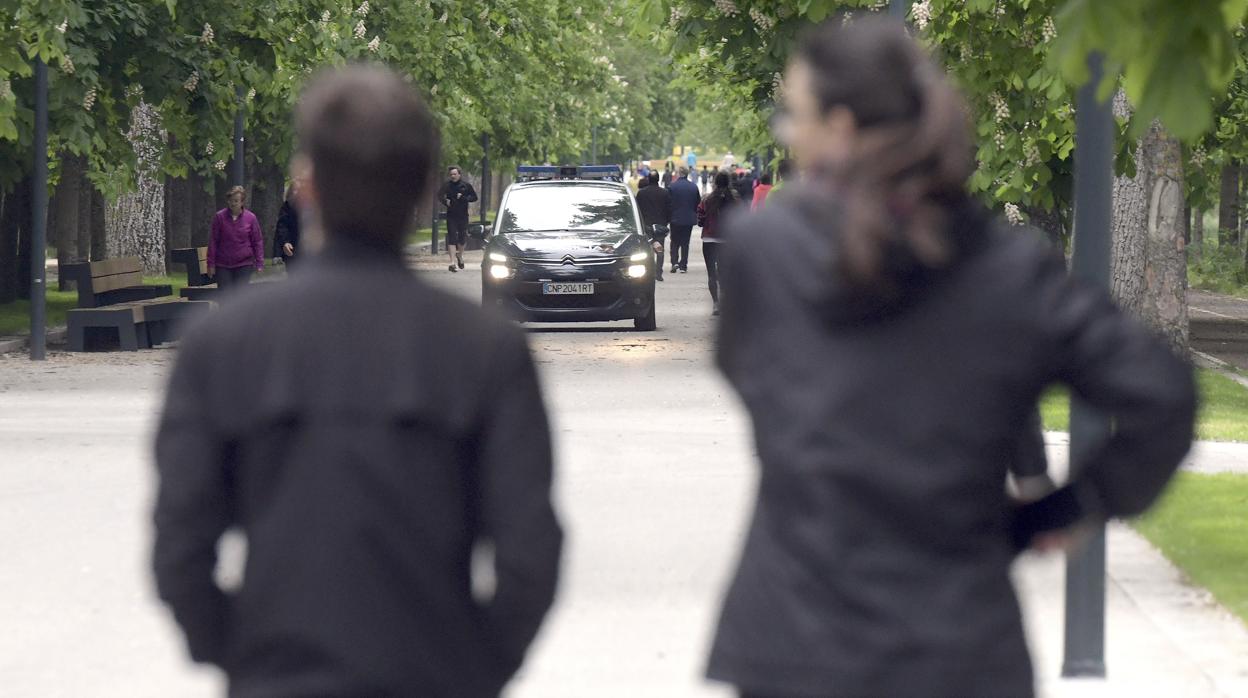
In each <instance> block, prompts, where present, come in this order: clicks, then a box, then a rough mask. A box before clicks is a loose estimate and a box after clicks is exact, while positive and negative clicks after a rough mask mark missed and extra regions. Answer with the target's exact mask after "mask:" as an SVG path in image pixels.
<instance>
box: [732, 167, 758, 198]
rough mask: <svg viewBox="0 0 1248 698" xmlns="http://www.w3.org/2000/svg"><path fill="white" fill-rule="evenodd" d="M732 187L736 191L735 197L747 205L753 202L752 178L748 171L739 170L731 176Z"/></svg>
mask: <svg viewBox="0 0 1248 698" xmlns="http://www.w3.org/2000/svg"><path fill="white" fill-rule="evenodd" d="M732 187H733V188H734V189H736V190H737V196H738V197H739V198H740V199H741V200H742V201H744V202H745V203H747V204H749V203H751V202H753V200H754V178H753V176H752V175H751V174H750V171H749V170H746V169H739V170H737V171H736V172H734V173H733V175H732Z"/></svg>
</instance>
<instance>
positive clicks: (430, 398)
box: [153, 240, 561, 698]
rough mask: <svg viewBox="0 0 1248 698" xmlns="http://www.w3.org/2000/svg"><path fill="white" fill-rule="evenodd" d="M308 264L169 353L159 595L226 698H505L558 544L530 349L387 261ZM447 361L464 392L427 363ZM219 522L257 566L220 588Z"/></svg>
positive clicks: (544, 604) (351, 255)
mask: <svg viewBox="0 0 1248 698" xmlns="http://www.w3.org/2000/svg"><path fill="white" fill-rule="evenodd" d="M306 263H307V264H308V265H309V266H308V268H307V270H306V273H302V274H298V275H296V276H293V277H291V280H290V281H288V282H286V283H282V284H263V286H264V287H265V288H263V289H261V288H256V287H253V288H252V289H249V290H248V291H247V292H245V293H240V294H239V296H238V297H237V298H235V300H234V301H233V302H232V304H229V303H227V304H226V305H225V306H224V307H222V309H221V310H219V311H217V312H216V313H214V314H213V315H212V316H211V317H209V318H208V319H207V320H206V321H205V322H204V323H203V324H201V325H199V326H198V327H195V328H194V329H192V330H191V331H190V332H189V333H188V334H187V335H186V336H185V337H184V338H183V340H182V343H181V347H180V349H179V356H178V360H177V364H176V365H175V367H174V369H173V374H172V377H171V379H170V384H169V392H168V396H167V400H166V403H165V407H164V412H163V415H162V417H161V422H160V429H159V432H158V435H157V439H156V463H157V467H158V470H159V475H160V482H159V487H158V492H157V498H156V509H155V524H156V537H155V554H154V560H153V564H154V567H155V573H156V586H157V589H158V591H159V593H160V597H161V598H162V599H163V600H164V601H165V602H166V603H167V604H168V605H169V606H170V607H171V608H172V610H173V613H174V616H175V618H176V619H177V621H178V623H179V624H180V625H181V626H182V629H183V631H184V632H185V633H186V638H187V642H188V645H189V647H190V654H191V657H192V658H193V659H195V660H196V661H200V662H211V663H213V664H217V665H219V666H220V667H222V668H223V669H224V670H225V671H226V673H227V674H228V676H229V691H230V695H231V696H232V697H233V698H251V697H255V698H285V697H290V698H294V697H295V696H299V697H303V696H431V697H447V698H463V697H466V698H485V697H490V696H496V695H498V693H499V691H500V690H501V689H502V687H503V685H504V684H505V683H506V682H507V680H508V679H509V678H510V677H511V676H512V674H514V673H515V671H516V670H517V668H518V667H519V666H520V663H521V661H522V659H523V657H524V654H525V650H526V648H527V647H528V645H529V643H530V641H531V640H532V639H533V637H534V635H535V634H536V632H537V629H538V627H539V625H540V624H541V622H542V618H543V616H544V615H545V613H546V610H547V608H548V607H549V605H550V603H551V601H552V598H553V595H554V590H555V579H556V575H557V569H558V562H559V553H560V544H561V533H560V529H559V525H558V523H557V521H556V519H555V515H554V512H553V510H552V507H551V502H550V486H551V468H552V461H551V450H550V435H549V430H548V427H547V422H546V413H545V410H544V409H543V406H542V399H541V395H540V392H539V389H538V383H537V376H536V373H535V371H534V367H533V363H532V361H531V359H530V356H529V351H528V348H527V346H526V343H525V338H524V336H523V334H522V333H521V332H520V331H519V330H517V329H516V328H515V327H513V326H512V325H511V324H510V323H508V322H507V321H505V320H504V319H502V318H493V317H490V316H487V315H486V314H485V313H483V312H482V311H481V309H480V308H475V307H472V306H470V305H469V304H468V303H467V302H465V301H462V300H459V299H456V298H452V297H450V296H448V295H446V294H444V293H442V292H440V291H437V290H434V289H432V288H429V287H428V286H426V285H425V284H424V283H422V282H421V281H420V280H419V279H417V278H415V277H414V276H413V275H412V274H411V272H409V271H408V270H407V269H406V268H405V267H404V264H403V260H402V258H401V257H400V256H399V255H398V254H395V253H393V252H391V253H385V254H383V253H380V252H377V251H373V250H370V249H368V248H365V247H363V246H357V245H352V244H349V243H346V242H344V241H337V240H331V243H330V246H328V247H327V248H326V250H325V252H323V253H321V254H320V255H319V256H318V257H313V258H312V259H310V260H309V261H308V262H306ZM379 298H384V299H386V302H385V303H378V302H377V299H379ZM435 339H436V341H434V340H435ZM447 356H454V357H455V365H456V366H457V367H458V368H460V369H462V375H463V376H468V378H467V379H463V378H462V377H461V376H460V374H458V373H457V374H455V375H454V376H452V375H450V374H448V373H447V372H445V371H438V370H430V368H431V367H437V366H441V365H444V364H445V362H446V357H447ZM232 527H236V528H238V529H240V530H241V531H242V533H243V534H244V535H245V536H246V539H247V544H248V553H247V563H246V569H245V572H244V575H243V582H242V586H241V588H239V589H238V590H237V591H228V592H227V591H225V590H223V589H221V588H219V587H218V586H217V584H215V583H214V579H213V569H214V566H215V563H216V544H217V540H218V539H219V538H220V536H221V534H222V533H223V532H224V531H225V530H226V529H229V528H232ZM482 544H488V545H490V546H492V549H493V558H494V561H495V565H494V567H495V579H496V581H495V589H494V593H493V595H492V597H490V598H478V597H476V596H474V594H473V593H472V588H471V586H472V585H471V575H470V561H471V558H472V554H473V550H474V548H476V547H477V546H479V545H482Z"/></svg>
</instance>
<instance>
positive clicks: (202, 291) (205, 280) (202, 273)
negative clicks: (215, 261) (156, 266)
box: [169, 247, 217, 301]
mask: <svg viewBox="0 0 1248 698" xmlns="http://www.w3.org/2000/svg"><path fill="white" fill-rule="evenodd" d="M169 258H170V259H171V260H173V263H174V264H181V265H182V266H183V267H184V268H185V269H186V288H184V289H182V297H183V298H186V299H189V300H193V301H206V300H216V294H217V285H216V284H215V283H214V282H213V280H212V277H211V276H208V248H207V247H182V248H179V249H176V250H171V251H170V252H169Z"/></svg>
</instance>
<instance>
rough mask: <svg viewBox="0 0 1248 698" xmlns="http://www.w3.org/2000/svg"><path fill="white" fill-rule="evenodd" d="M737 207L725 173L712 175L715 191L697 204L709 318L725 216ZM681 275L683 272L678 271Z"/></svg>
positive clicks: (716, 291) (716, 300)
mask: <svg viewBox="0 0 1248 698" xmlns="http://www.w3.org/2000/svg"><path fill="white" fill-rule="evenodd" d="M740 203H741V197H740V195H739V194H737V191H736V189H733V187H732V178H731V177H730V176H729V174H728V173H727V172H720V173H719V174H717V175H715V188H714V189H713V190H712V191H711V193H710V194H707V195H706V196H705V197H703V199H702V201H701V202H700V203H699V204H698V225H699V226H701V227H702V259H703V261H705V262H706V283H707V288H708V289H709V290H710V292H711V305H712V309H711V315H719V253H720V244H721V243H722V242H723V237H724V235H723V225H724V221H725V219H726V216H727V215H728V214H729V213H731V212H732V210H733V209H735V208H736V207H737V205H738V204H740ZM682 271H683V270H682Z"/></svg>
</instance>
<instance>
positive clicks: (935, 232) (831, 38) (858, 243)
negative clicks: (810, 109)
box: [796, 17, 973, 295]
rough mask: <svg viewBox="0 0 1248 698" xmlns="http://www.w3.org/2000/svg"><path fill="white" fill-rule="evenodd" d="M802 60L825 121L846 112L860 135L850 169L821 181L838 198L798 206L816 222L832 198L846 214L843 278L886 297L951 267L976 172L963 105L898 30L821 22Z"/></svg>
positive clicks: (883, 24) (874, 23)
mask: <svg viewBox="0 0 1248 698" xmlns="http://www.w3.org/2000/svg"><path fill="white" fill-rule="evenodd" d="M796 59H797V60H798V61H801V62H803V63H805V64H806V66H807V67H809V68H810V72H811V78H812V87H813V90H814V96H815V98H816V99H817V101H818V102H819V105H820V108H821V109H822V111H823V112H824V113H827V112H828V111H830V110H832V109H833V108H836V107H844V108H846V109H848V110H849V111H850V112H851V113H852V114H853V117H854V119H855V121H856V123H857V126H858V129H859V130H858V141H859V142H858V143H857V144H856V145H857V147H856V152H857V156H856V158H855V161H854V162H852V163H849V164H848V166H847V167H846V168H845V169H844V171H843V172H841V173H824V175H825V176H822V177H821V176H820V173H819V172H818V169H817V168H816V171H815V174H816V177H815V180H816V181H818V180H819V179H821V178H822V179H823V181H824V182H827V181H828V179H829V178H830V179H831V180H833V181H832V182H831V184H832V186H834V187H835V188H836V189H837V190H838V191H839V192H840V196H837V197H827V196H820V195H819V193H818V192H815V194H814V195H813V196H809V197H803V204H802V205H808V206H812V207H814V208H816V209H823V210H822V211H819V212H817V213H816V215H819V216H820V217H824V216H827V215H830V214H831V212H830V211H828V210H826V207H827V206H828V204H827V203H825V202H827V201H828V200H829V199H831V198H835V199H837V200H838V201H839V203H840V205H841V206H842V207H843V209H842V210H843V211H844V215H843V218H842V220H843V221H844V223H843V225H842V233H841V235H840V236H839V239H840V240H841V254H838V255H837V258H838V264H839V265H840V270H841V271H842V272H843V273H844V275H845V278H846V279H847V280H848V281H849V282H850V283H851V284H853V285H855V286H858V287H861V288H865V289H869V290H873V291H876V292H879V293H883V294H885V295H889V294H891V293H893V292H896V291H897V288H896V287H897V284H898V279H897V277H898V276H899V275H900V274H903V273H909V271H910V270H913V269H914V268H916V267H918V268H925V269H937V268H941V267H944V266H946V265H948V264H949V263H950V262H951V261H952V260H953V258H954V257H955V255H956V253H957V249H956V248H957V246H958V241H956V240H954V239H953V234H954V232H953V229H952V226H951V225H950V216H951V213H952V212H953V211H954V210H955V209H957V208H960V207H964V206H965V205H966V203H967V201H968V194H967V191H966V180H967V178H968V177H969V176H970V174H971V172H972V167H973V166H972V152H971V140H970V131H969V120H968V118H967V110H966V107H965V105H964V103H963V100H962V98H961V96H960V95H959V94H958V93H957V92H956V91H955V90H954V88H953V87H952V86H951V85H950V84H949V81H948V80H947V79H946V78H945V75H944V74H943V73H942V72H941V70H940V69H939V68H938V67H937V66H936V64H935V63H934V62H933V61H932V59H931V58H930V57H929V56H928V55H927V54H926V53H925V52H924V51H923V49H922V48H920V46H919V44H918V43H917V42H915V41H914V40H913V39H912V38H911V37H910V35H909V34H907V33H906V30H905V27H904V25H903V24H902V23H901V22H899V21H896V20H891V19H884V18H878V17H863V18H859V19H857V20H856V21H854V22H853V23H852V24H850V25H848V26H845V27H842V23H841V22H840V20H839V19H838V20H835V21H828V22H824V23H823V24H821V25H819V26H817V27H815V28H814V29H812V30H811V31H810V32H808V33H807V34H806V35H805V36H804V37H803V38H802V39H801V41H800V42H799V45H798V49H797V53H796ZM816 186H817V185H816ZM824 219H825V220H826V218H824Z"/></svg>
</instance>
